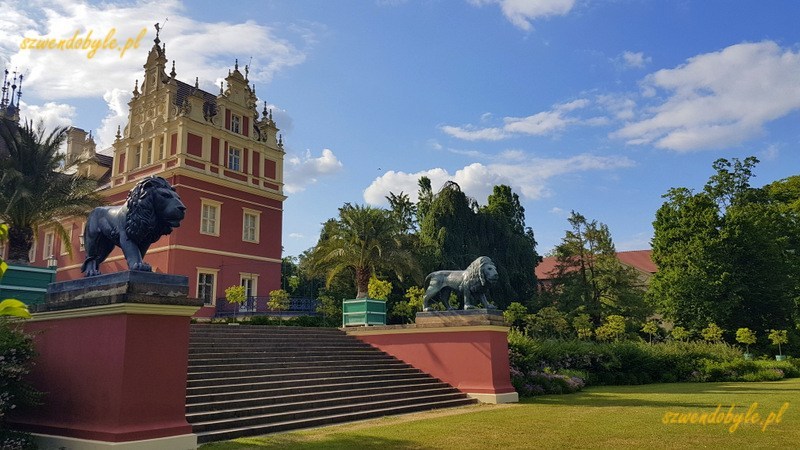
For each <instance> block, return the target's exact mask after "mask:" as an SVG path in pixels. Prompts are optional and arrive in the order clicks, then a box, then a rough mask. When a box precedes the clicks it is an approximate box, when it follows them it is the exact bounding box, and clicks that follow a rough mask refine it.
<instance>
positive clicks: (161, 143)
mask: <svg viewBox="0 0 800 450" xmlns="http://www.w3.org/2000/svg"><path fill="white" fill-rule="evenodd" d="M166 143H167V140H166V139H164V136H163V135H162V136H159V137H158V159H159V160H161V159H164V158H165V157H166V156H167V146H166Z"/></svg>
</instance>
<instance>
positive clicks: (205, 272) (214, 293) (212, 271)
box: [196, 267, 219, 306]
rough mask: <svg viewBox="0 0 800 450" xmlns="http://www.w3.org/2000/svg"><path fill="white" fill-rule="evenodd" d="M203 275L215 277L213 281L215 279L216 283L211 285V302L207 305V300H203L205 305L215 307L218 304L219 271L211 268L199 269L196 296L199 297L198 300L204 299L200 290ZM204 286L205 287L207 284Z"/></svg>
mask: <svg viewBox="0 0 800 450" xmlns="http://www.w3.org/2000/svg"><path fill="white" fill-rule="evenodd" d="M201 275H211V276H212V277H213V279H214V281H213V282H212V283H211V301H210V302H209V303H206V302H205V300H203V304H205V305H211V306H214V305H216V304H217V282H218V281H219V269H210V268H207V267H198V268H197V278H196V279H197V291H196V295H197V298H198V299H202V297H201V296H200V292H201V291H200V288H201V285H200V276H201ZM203 285H204V286H205V283H204V284H203Z"/></svg>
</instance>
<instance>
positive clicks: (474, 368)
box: [354, 329, 514, 394]
mask: <svg viewBox="0 0 800 450" xmlns="http://www.w3.org/2000/svg"><path fill="white" fill-rule="evenodd" d="M440 330H441V329H440ZM354 335H355V336H356V337H357V338H358V339H360V340H362V341H364V342H366V343H368V344H370V345H372V346H374V347H377V348H379V349H381V350H382V351H384V352H386V353H388V354H390V355H392V356H395V357H396V358H398V359H401V360H403V361H405V362H407V363H408V364H411V365H412V366H414V367H416V368H417V369H419V370H421V371H423V372H426V373H428V374H431V375H433V376H435V377H436V378H439V379H440V380H442V381H444V382H445V383H448V384H450V385H452V386H455V387H456V388H458V389H459V390H460V391H461V392H467V393H475V394H504V393H509V392H514V386H512V385H511V374H510V370H509V367H510V366H509V360H508V332H507V331H493V330H491V331H475V330H464V331H450V330H447V331H433V330H432V331H430V332H415V333H407V332H396V333H392V332H387V333H386V334H369V335H359V334H358V333H357V332H356V333H354Z"/></svg>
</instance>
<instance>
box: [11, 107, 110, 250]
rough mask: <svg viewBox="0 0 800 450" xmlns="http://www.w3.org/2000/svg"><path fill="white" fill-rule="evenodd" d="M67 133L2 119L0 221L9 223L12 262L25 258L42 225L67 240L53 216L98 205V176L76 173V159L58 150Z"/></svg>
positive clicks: (29, 123)
mask: <svg viewBox="0 0 800 450" xmlns="http://www.w3.org/2000/svg"><path fill="white" fill-rule="evenodd" d="M66 132H67V129H66V128H57V129H55V130H53V131H51V132H50V133H46V131H45V129H44V126H43V125H42V124H41V123H40V124H39V125H38V126H37V127H35V128H34V126H33V124H32V123H31V122H27V123H25V124H24V125H23V126H21V127H20V126H18V125H17V124H16V123H13V122H10V121H8V120H6V119H0V138H2V139H3V141H4V142H5V144H6V148H7V150H8V154H6V155H0V221H2V222H5V223H6V224H8V226H9V236H8V259H9V261H10V262H14V263H21V264H27V263H28V261H29V260H28V253H29V251H30V248H31V246H32V245H33V240H34V235H35V232H36V231H37V230H38V228H39V227H40V226H42V225H45V224H47V225H52V226H53V227H54V229H55V231H56V233H58V235H59V236H60V237H61V239H62V240H63V241H64V242H67V243H69V235H68V233H67V232H66V230H65V229H64V227H63V225H62V224H61V223H60V222H59V221H58V220H57V219H58V218H60V217H70V216H78V215H85V214H87V213H88V212H89V211H90V210H91V209H92V208H95V207H96V206H100V205H101V204H102V201H101V198H100V196H99V194H98V193H97V192H96V189H97V181H96V180H94V179H91V178H88V177H86V176H84V175H80V174H77V173H75V170H74V169H75V168H76V167H77V164H78V163H79V162H80V161H73V162H70V163H67V161H66V157H65V154H64V153H62V152H60V151H59V149H60V147H61V144H62V143H63V142H64V140H65V139H66V136H67V135H66Z"/></svg>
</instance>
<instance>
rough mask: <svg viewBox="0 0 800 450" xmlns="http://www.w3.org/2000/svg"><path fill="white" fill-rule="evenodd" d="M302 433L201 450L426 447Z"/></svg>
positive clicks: (407, 442)
mask: <svg viewBox="0 0 800 450" xmlns="http://www.w3.org/2000/svg"><path fill="white" fill-rule="evenodd" d="M306 439H307V438H305V437H304V436H302V435H299V436H298V435H294V434H293V435H280V434H278V435H270V436H263V437H255V438H240V439H236V440H234V441H227V442H213V443H209V444H206V445H203V446H201V447H200V449H201V450H233V449H236V450H245V449H254V450H263V449H271V448H272V449H274V448H291V449H307V450H313V449H325V450H329V449H332V450H337V449H342V450H344V449H347V450H350V449H356V448H357V449H376V450H377V449H381V450H386V449H389V448H391V449H400V450H402V449H424V448H425V447H421V446H420V444H419V442H414V441H413V440H404V439H388V438H379V437H374V436H362V435H355V436H354V435H352V434H350V435H339V436H337V435H336V434H331V435H327V436H325V437H324V438H323V439H319V440H316V439H315V440H306Z"/></svg>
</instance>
